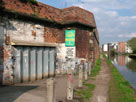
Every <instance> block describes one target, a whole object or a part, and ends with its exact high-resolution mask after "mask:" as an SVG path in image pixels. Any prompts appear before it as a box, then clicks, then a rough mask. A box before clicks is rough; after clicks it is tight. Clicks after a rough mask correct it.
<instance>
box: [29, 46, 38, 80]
mask: <svg viewBox="0 0 136 102" xmlns="http://www.w3.org/2000/svg"><path fill="white" fill-rule="evenodd" d="M36 50H37V48H36V47H32V48H31V50H30V80H31V81H34V80H36Z"/></svg>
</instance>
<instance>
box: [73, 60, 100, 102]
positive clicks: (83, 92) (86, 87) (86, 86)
mask: <svg viewBox="0 0 136 102" xmlns="http://www.w3.org/2000/svg"><path fill="white" fill-rule="evenodd" d="M100 66H101V59H100V58H98V59H97V61H96V63H95V65H94V68H93V69H92V70H91V75H90V76H89V79H91V80H95V76H96V75H98V74H99V71H100ZM94 88H95V85H94V84H91V83H88V82H84V83H83V88H82V89H76V90H75V96H80V97H81V98H82V99H83V102H90V97H91V96H92V91H93V90H94Z"/></svg>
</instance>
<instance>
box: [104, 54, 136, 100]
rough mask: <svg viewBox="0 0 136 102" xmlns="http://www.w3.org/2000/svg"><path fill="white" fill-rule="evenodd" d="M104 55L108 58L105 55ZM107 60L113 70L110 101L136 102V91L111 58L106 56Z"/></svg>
mask: <svg viewBox="0 0 136 102" xmlns="http://www.w3.org/2000/svg"><path fill="white" fill-rule="evenodd" d="M104 57H105V58H106V56H105V55H104ZM106 61H107V63H108V65H109V68H110V70H111V80H110V89H109V96H110V102H136V94H135V91H134V90H133V89H132V88H131V87H130V84H129V83H128V81H126V80H125V79H124V78H123V76H122V75H121V74H120V73H119V71H118V70H117V69H116V68H115V67H114V65H113V64H112V63H111V61H110V60H109V59H107V58H106Z"/></svg>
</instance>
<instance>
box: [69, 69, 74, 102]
mask: <svg viewBox="0 0 136 102" xmlns="http://www.w3.org/2000/svg"><path fill="white" fill-rule="evenodd" d="M72 72H73V71H72V70H69V71H68V74H67V76H68V78H67V100H69V101H71V100H73V95H74V94H73V73H72Z"/></svg>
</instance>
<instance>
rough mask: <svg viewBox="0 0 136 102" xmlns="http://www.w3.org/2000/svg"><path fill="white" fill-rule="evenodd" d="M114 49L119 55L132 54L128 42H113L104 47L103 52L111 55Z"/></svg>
mask: <svg viewBox="0 0 136 102" xmlns="http://www.w3.org/2000/svg"><path fill="white" fill-rule="evenodd" d="M112 49H115V50H116V51H117V52H119V53H132V50H131V48H130V47H129V46H128V44H127V42H111V43H107V44H103V45H102V51H103V52H106V53H109V52H110V51H111V50H112Z"/></svg>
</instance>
